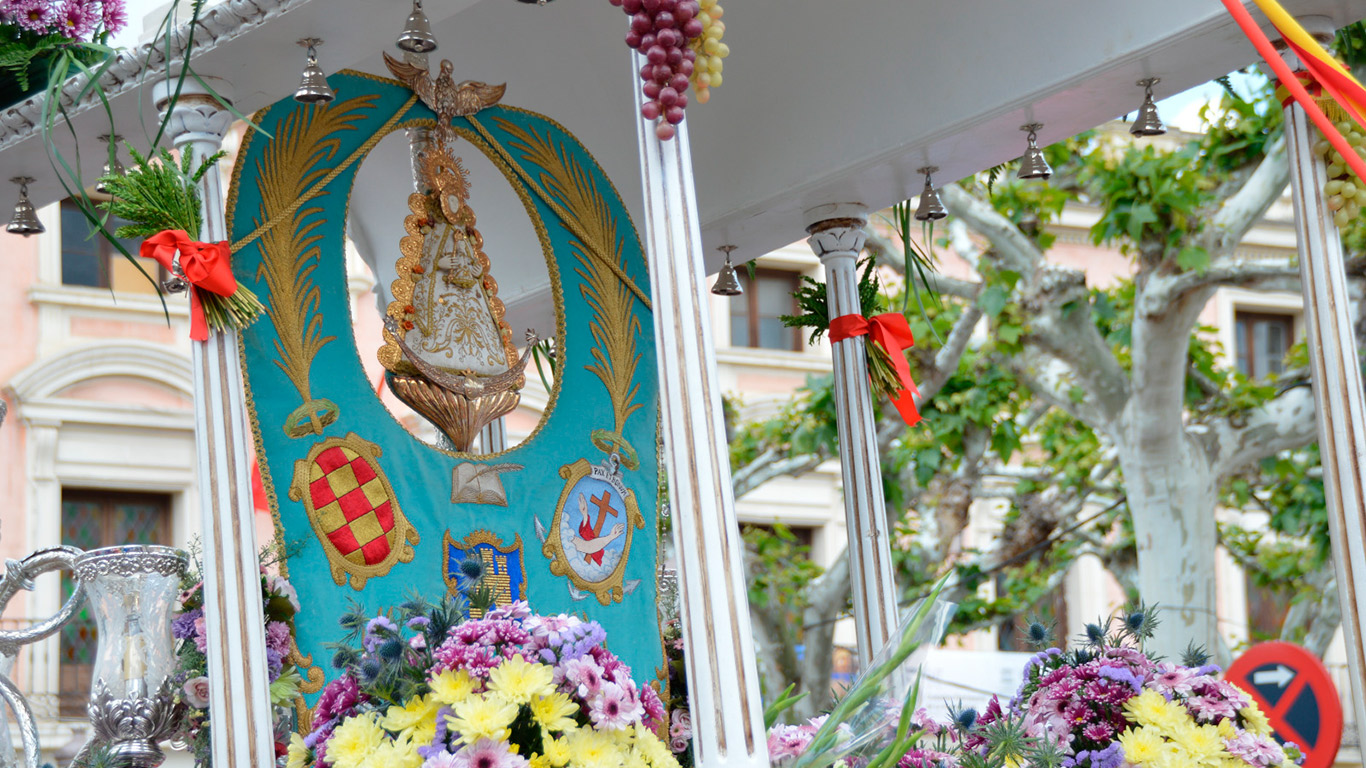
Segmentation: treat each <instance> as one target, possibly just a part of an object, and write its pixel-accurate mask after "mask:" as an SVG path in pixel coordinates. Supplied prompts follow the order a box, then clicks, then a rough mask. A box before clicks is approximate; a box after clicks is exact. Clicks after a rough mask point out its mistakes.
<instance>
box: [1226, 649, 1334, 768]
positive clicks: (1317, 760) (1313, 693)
mask: <svg viewBox="0 0 1366 768" xmlns="http://www.w3.org/2000/svg"><path fill="white" fill-rule="evenodd" d="M1225 678H1226V679H1227V680H1228V681H1229V682H1231V683H1233V684H1234V685H1237V686H1238V687H1239V688H1242V689H1243V690H1245V691H1247V692H1248V693H1250V694H1252V698H1253V699H1255V700H1256V701H1257V706H1259V707H1261V709H1262V711H1263V712H1265V713H1266V716H1267V719H1269V720H1270V721H1271V728H1272V730H1274V731H1275V732H1276V738H1277V739H1279V740H1280V741H1281V742H1286V741H1293V742H1295V744H1297V745H1298V746H1299V747H1300V749H1302V750H1304V755H1305V758H1304V768H1329V766H1331V765H1332V764H1333V760H1334V758H1336V757H1337V754H1338V747H1339V746H1340V745H1341V744H1342V702H1341V700H1339V699H1338V691H1337V687H1336V686H1334V685H1333V681H1332V679H1331V678H1329V677H1328V670H1327V669H1326V668H1325V667H1324V666H1323V662H1321V661H1319V660H1318V658H1317V657H1316V656H1314V654H1312V653H1310V652H1309V651H1307V650H1305V649H1303V648H1301V647H1300V646H1298V645H1291V644H1290V643H1279V642H1277V643H1262V644H1261V645H1255V646H1253V647H1252V648H1249V649H1248V651H1247V653H1244V654H1243V655H1242V656H1240V657H1239V658H1238V660H1237V661H1235V662H1233V664H1232V665H1231V666H1229V668H1228V672H1227V673H1226V674H1225Z"/></svg>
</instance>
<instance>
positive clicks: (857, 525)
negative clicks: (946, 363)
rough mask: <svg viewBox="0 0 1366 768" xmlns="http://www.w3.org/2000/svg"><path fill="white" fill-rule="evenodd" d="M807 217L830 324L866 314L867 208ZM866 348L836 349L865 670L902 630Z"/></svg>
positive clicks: (857, 341)
mask: <svg viewBox="0 0 1366 768" xmlns="http://www.w3.org/2000/svg"><path fill="white" fill-rule="evenodd" d="M806 218H807V222H808V226H807V231H808V232H809V233H811V237H810V238H809V239H808V240H807V242H808V243H809V244H810V245H811V250H813V251H815V252H816V256H818V257H819V258H820V260H821V263H822V264H824V265H825V285H826V295H827V299H828V301H829V302H830V318H831V319H832V320H833V319H834V318H837V317H842V316H844V315H862V314H863V309H862V307H860V306H859V298H858V266H857V262H858V255H859V252H860V251H862V250H863V242H864V239H865V235H864V231H863V227H864V225H865V224H867V221H868V220H867V214H866V212H865V211H864V209H863V207H862V206H861V205H856V204H843V203H837V204H832V205H823V206H820V207H818V208H813V209H811V210H809V211H807V212H806ZM866 343H867V337H866V336H854V337H852V338H848V339H845V340H843V341H836V342H834V343H832V344H831V345H830V347H831V350H832V351H833V353H834V358H835V367H834V379H835V421H836V425H837V427H838V429H839V441H840V468H841V470H842V472H843V475H844V514H845V518H846V520H847V524H848V528H849V580H850V583H851V586H852V587H853V595H852V599H853V603H854V623H855V624H856V625H857V627H858V652H859V662H860V663H861V664H863V665H865V666H866V665H867V664H868V663H869V661H870V660H871V659H872V658H873V654H875V653H877V652H878V650H879V649H881V648H882V646H883V644H884V643H886V642H887V639H888V638H890V637H891V636H892V634H893V633H894V632H895V631H896V627H897V605H896V603H897V592H896V580H895V579H894V578H893V576H892V552H891V545H890V539H889V538H888V536H887V510H886V497H885V496H884V495H883V491H882V464H881V462H880V460H879V456H878V447H877V414H876V412H875V411H874V410H873V397H872V390H871V388H870V385H869V382H868V363H867V357H866V355H867V352H866V348H865V345H866ZM891 352H892V354H897V352H898V351H897V350H891Z"/></svg>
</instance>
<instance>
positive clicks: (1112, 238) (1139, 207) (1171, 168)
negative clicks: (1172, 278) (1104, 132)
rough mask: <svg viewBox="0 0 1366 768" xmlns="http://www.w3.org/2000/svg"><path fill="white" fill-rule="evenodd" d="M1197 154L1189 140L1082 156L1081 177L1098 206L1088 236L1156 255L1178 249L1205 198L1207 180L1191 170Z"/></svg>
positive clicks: (1193, 228) (1194, 228) (1197, 221)
mask: <svg viewBox="0 0 1366 768" xmlns="http://www.w3.org/2000/svg"><path fill="white" fill-rule="evenodd" d="M1198 154H1199V148H1198V147H1197V145H1195V144H1194V143H1191V144H1187V145H1186V146H1184V147H1182V148H1180V149H1178V150H1176V151H1165V150H1159V149H1157V148H1156V147H1154V146H1153V145H1152V144H1144V145H1143V146H1142V147H1141V148H1139V147H1129V148H1128V149H1126V150H1125V151H1124V152H1123V154H1121V155H1119V156H1118V157H1112V156H1110V155H1109V153H1097V154H1096V155H1093V156H1091V157H1089V158H1087V160H1086V165H1085V167H1084V169H1083V171H1082V173H1081V179H1082V181H1083V183H1085V184H1086V186H1087V191H1088V193H1089V194H1090V195H1092V196H1093V197H1094V199H1095V202H1096V203H1097V204H1099V205H1100V206H1101V208H1102V213H1101V218H1100V220H1099V221H1098V222H1096V224H1095V226H1093V227H1092V228H1091V238H1092V240H1094V241H1095V243H1096V244H1097V245H1100V244H1116V245H1118V246H1119V247H1120V250H1121V251H1124V252H1128V253H1143V254H1144V255H1150V256H1154V257H1159V258H1160V257H1162V256H1165V255H1167V253H1169V252H1171V253H1176V252H1179V251H1181V249H1182V248H1183V247H1184V246H1185V243H1186V242H1187V240H1188V239H1189V238H1190V237H1191V236H1192V235H1194V234H1196V233H1198V232H1199V231H1200V229H1201V228H1202V221H1201V218H1200V217H1199V216H1198V215H1197V214H1198V212H1199V211H1200V209H1201V208H1202V207H1203V206H1204V205H1206V204H1207V203H1208V202H1210V199H1211V196H1210V191H1211V185H1210V183H1209V180H1208V179H1207V178H1206V177H1205V175H1204V174H1202V173H1199V172H1197V171H1196V169H1195V168H1193V164H1194V161H1195V159H1196V157H1197V156H1198ZM1188 260H1189V257H1188Z"/></svg>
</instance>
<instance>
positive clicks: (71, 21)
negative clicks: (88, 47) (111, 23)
mask: <svg viewBox="0 0 1366 768" xmlns="http://www.w3.org/2000/svg"><path fill="white" fill-rule="evenodd" d="M98 21H99V19H98V17H97V16H96V9H95V6H94V3H92V2H90V1H89V0H66V2H64V3H62V7H61V8H60V9H59V10H58V11H57V32H59V33H60V34H62V35H65V36H66V37H68V38H70V39H72V40H82V39H85V38H86V37H88V36H89V35H90V33H91V32H94V31H95V24H96V23H97V22H98Z"/></svg>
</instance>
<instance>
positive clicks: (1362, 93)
mask: <svg viewBox="0 0 1366 768" xmlns="http://www.w3.org/2000/svg"><path fill="white" fill-rule="evenodd" d="M1253 2H1255V3H1256V4H1257V7H1259V8H1261V9H1262V12H1263V13H1265V14H1266V16H1267V18H1268V19H1270V20H1271V23H1272V24H1273V25H1275V27H1276V31H1277V32H1280V33H1281V38H1282V39H1283V40H1285V43H1286V45H1288V46H1289V47H1290V49H1291V50H1292V51H1294V53H1295V55H1296V56H1297V57H1298V58H1299V60H1300V64H1301V66H1303V67H1304V74H1307V75H1308V77H1309V79H1311V80H1312V81H1313V82H1314V83H1315V84H1316V85H1317V86H1318V87H1320V88H1322V90H1323V91H1326V92H1327V93H1328V94H1329V95H1330V96H1332V97H1333V100H1334V101H1336V102H1337V105H1338V106H1339V107H1340V108H1341V109H1342V111H1343V112H1344V113H1346V115H1347V116H1348V117H1349V118H1351V119H1352V120H1353V121H1355V122H1356V123H1357V124H1358V125H1360V126H1362V127H1363V129H1366V89H1364V88H1362V86H1361V83H1358V82H1357V81H1356V78H1354V77H1352V74H1351V73H1350V72H1348V71H1347V68H1346V67H1344V66H1342V64H1340V63H1339V62H1338V61H1337V60H1336V59H1334V58H1333V57H1332V56H1329V55H1328V52H1327V51H1325V50H1323V46H1321V45H1319V44H1318V41H1316V40H1314V38H1313V37H1311V36H1310V35H1309V33H1308V32H1305V31H1304V28H1303V27H1301V26H1300V24H1299V22H1297V21H1295V18H1294V17H1293V16H1291V15H1290V14H1288V13H1286V11H1285V9H1284V8H1282V7H1281V6H1280V5H1279V4H1278V3H1277V2H1276V0H1253ZM1223 3H1224V7H1225V8H1227V9H1228V12H1229V15H1231V16H1233V20H1234V21H1236V22H1237V23H1238V26H1239V27H1240V28H1242V30H1243V34H1244V35H1246V36H1247V39H1248V40H1250V41H1251V42H1252V45H1253V46H1254V47H1256V49H1257V52H1258V53H1260V54H1261V55H1262V58H1263V59H1265V60H1266V63H1267V65H1268V66H1269V67H1271V70H1272V71H1273V72H1275V73H1276V78H1277V79H1278V80H1279V81H1280V84H1281V88H1282V89H1284V90H1285V91H1286V92H1288V93H1289V94H1290V97H1291V98H1293V99H1294V100H1295V101H1297V102H1299V104H1300V106H1301V107H1303V108H1304V111H1305V114H1307V115H1308V116H1309V119H1311V120H1313V121H1314V125H1316V126H1318V129H1319V132H1320V133H1322V134H1323V137H1324V138H1325V139H1327V140H1328V142H1329V143H1330V144H1332V145H1333V149H1336V150H1337V151H1338V154H1340V155H1342V159H1343V161H1344V162H1345V163H1346V164H1347V167H1349V168H1351V169H1352V172H1353V173H1355V174H1356V175H1357V178H1359V179H1362V180H1363V181H1366V160H1363V159H1362V157H1361V156H1360V155H1358V154H1357V153H1356V152H1355V151H1354V150H1353V149H1352V146H1351V144H1348V143H1347V139H1345V138H1343V136H1342V134H1341V133H1339V132H1338V129H1337V126H1336V125H1334V124H1333V121H1332V120H1330V119H1329V118H1328V116H1327V115H1326V114H1324V111H1323V109H1322V108H1321V107H1320V106H1319V105H1318V104H1317V103H1316V101H1315V99H1314V96H1313V95H1311V94H1310V93H1309V90H1308V88H1306V87H1305V83H1303V82H1301V80H1300V75H1299V74H1297V73H1295V72H1293V71H1291V69H1290V67H1289V66H1288V65H1287V64H1286V63H1285V62H1284V61H1283V60H1282V59H1281V56H1280V54H1279V53H1277V52H1276V48H1275V46H1273V45H1272V44H1271V41H1270V40H1268V39H1267V37H1266V35H1265V34H1264V33H1263V32H1262V30H1261V27H1259V26H1257V23H1256V21H1254V20H1253V18H1252V14H1250V13H1248V12H1247V9H1245V8H1243V6H1242V3H1240V2H1239V0H1223Z"/></svg>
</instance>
